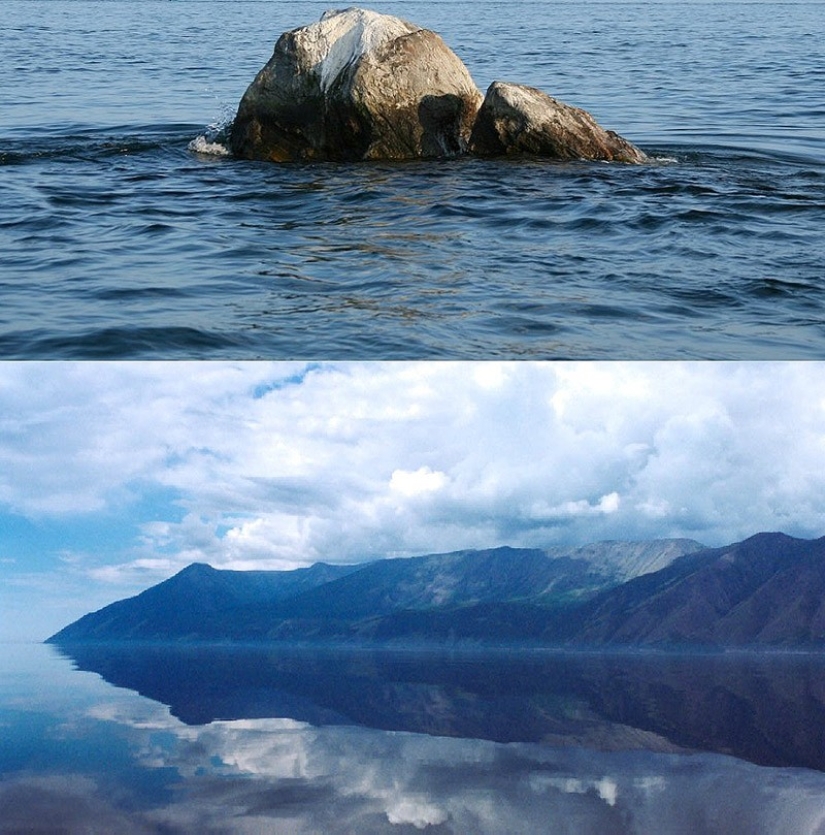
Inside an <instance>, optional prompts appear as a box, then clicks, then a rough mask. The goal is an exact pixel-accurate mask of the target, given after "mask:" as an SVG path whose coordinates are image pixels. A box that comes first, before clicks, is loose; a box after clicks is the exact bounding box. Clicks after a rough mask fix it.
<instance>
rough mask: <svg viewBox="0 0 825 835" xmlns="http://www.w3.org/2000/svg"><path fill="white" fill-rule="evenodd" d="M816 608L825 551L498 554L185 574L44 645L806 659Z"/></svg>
mask: <svg viewBox="0 0 825 835" xmlns="http://www.w3.org/2000/svg"><path fill="white" fill-rule="evenodd" d="M823 601H825V537H823V538H820V539H814V540H803V539H797V538H794V537H790V536H788V535H786V534H782V533H760V534H755V535H754V536H752V537H749V538H747V539H745V540H743V541H742V542H738V543H733V544H731V545H727V546H723V547H721V548H706V547H704V546H702V545H701V544H699V543H697V542H695V541H693V540H684V539H683V540H673V539H670V540H652V541H649V542H630V543H623V542H620V541H609V542H602V543H593V544H590V545H585V546H581V547H578V548H575V547H574V548H560V547H558V546H554V547H553V548H549V549H537V548H512V547H509V546H503V547H499V548H491V549H482V550H465V551H455V552H450V553H447V554H428V555H424V556H420V557H409V558H395V559H386V560H376V561H374V562H370V563H364V564H359V565H353V566H340V565H330V564H326V563H316V564H315V565H313V566H310V567H309V568H304V569H296V570H294V571H289V572H266V571H254V572H237V571H234V572H233V571H223V570H218V569H214V568H211V567H210V566H207V565H205V564H197V563H195V564H192V565H190V566H188V567H187V568H185V569H183V570H182V571H181V572H179V573H178V574H176V575H175V576H174V577H171V578H169V579H168V580H166V581H164V582H162V583H159V584H158V585H156V586H153V587H151V588H150V589H147V590H146V591H144V592H142V593H141V594H139V595H137V596H135V597H133V598H129V599H127V600H121V601H118V602H116V603H113V604H111V605H110V606H107V607H104V608H103V609H101V610H99V611H98V612H93V613H90V614H88V615H85V616H84V617H82V618H80V619H79V620H78V621H75V622H74V623H73V624H69V625H68V626H67V627H65V628H64V629H62V630H60V631H59V632H58V633H56V634H55V635H53V636H52V637H51V638H49V639H48V641H49V642H51V643H58V644H59V643H68V642H72V641H108V640H114V641H129V640H148V641H190V642H191V641H219V642H239V641H252V642H277V641H292V642H294V641H297V642H307V643H315V642H323V641H332V642H357V643H377V644H385V643H390V644H404V643H414V644H427V643H434V644H448V645H461V644H471V645H485V644H499V645H500V644H529V645H539V646H561V647H571V648H575V647H616V646H643V647H650V648H659V649H669V648H679V647H703V648H708V647H747V646H773V647H780V648H798V647H805V648H809V647H820V646H825V603H823Z"/></svg>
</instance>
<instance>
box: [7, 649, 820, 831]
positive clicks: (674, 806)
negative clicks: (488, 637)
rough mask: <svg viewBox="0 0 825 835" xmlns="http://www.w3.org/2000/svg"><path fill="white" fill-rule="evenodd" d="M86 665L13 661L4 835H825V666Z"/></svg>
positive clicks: (398, 657)
mask: <svg viewBox="0 0 825 835" xmlns="http://www.w3.org/2000/svg"><path fill="white" fill-rule="evenodd" d="M76 656H77V657H76V658H75V659H74V662H73V663H72V662H70V660H69V658H66V657H62V656H60V655H58V653H57V652H56V651H54V650H52V649H50V648H48V647H44V646H34V645H17V646H14V645H7V646H5V647H3V648H2V652H1V653H0V729H2V736H0V739H2V743H0V832H3V833H6V832H9V833H10V832H30V831H61V832H68V833H79V832H84V833H86V832H118V833H138V832H140V833H147V832H163V833H183V832H204V833H218V832H221V833H222V832H232V833H237V832H250V833H252V832H254V833H259V832H274V833H359V834H360V833H378V832H392V833H412V832H420V831H426V832H432V833H439V832H440V833H445V832H449V833H468V832H473V833H495V834H496V835H499V833H502V832H506V833H521V832H523V833H529V834H530V835H534V834H535V833H536V832H550V831H552V832H554V833H556V832H558V833H565V832H569V833H576V835H580V834H581V833H594V835H596V833H598V834H599V835H610V834H611V833H639V835H643V834H644V835H646V834H647V833H651V832H656V833H659V835H667V834H668V833H678V834H679V835H681V834H682V833H684V835H702V834H703V833H724V835H731V833H733V834H734V835H736V833H742V835H745V834H746V833H747V835H760V834H761V833H764V835H813V833H823V832H825V758H823V750H825V747H823V744H822V736H823V730H824V729H825V723H823V721H822V718H823V712H824V711H825V661H823V659H822V658H819V659H811V658H809V659H804V658H782V659H773V660H765V659H759V658H750V659H748V658H738V659H736V658H734V659H730V658H727V659H726V658H720V657H716V658H713V657H706V658H666V659H658V660H657V659H652V658H636V659H633V658H627V657H625V658H622V657H613V658H609V657H602V658H600V657H590V658H580V657H579V658H577V657H567V658H560V657H557V658H552V657H547V656H541V655H528V656H523V657H515V658H513V657H511V658H509V659H508V658H506V657H503V656H501V655H499V656H480V655H477V656H466V655H465V656H455V655H453V656H444V655H439V656H427V655H421V654H392V655H390V654H374V653H359V652H347V653H340V652H339V653H320V654H319V653H308V652H304V653H296V652H286V651H280V652H273V651H271V650H270V651H267V650H254V651H253V650H236V651H231V650H226V649H223V650H216V649H212V650H206V649H190V650H180V649H177V650H166V651H164V650H159V649H143V650H134V649H132V650H127V651H126V652H123V651H122V650H121V651H120V652H118V651H115V650H112V649H109V650H99V651H92V650H89V649H88V648H87V649H85V650H83V651H81V652H78V653H76ZM78 668H79V669H78ZM113 685H115V686H113ZM138 693H141V694H142V695H138Z"/></svg>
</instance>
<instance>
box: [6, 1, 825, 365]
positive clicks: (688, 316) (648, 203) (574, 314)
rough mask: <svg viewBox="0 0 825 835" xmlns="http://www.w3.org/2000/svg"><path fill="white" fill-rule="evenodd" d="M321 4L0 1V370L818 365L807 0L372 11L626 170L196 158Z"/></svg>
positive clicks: (815, 21) (818, 273)
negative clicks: (56, 364)
mask: <svg viewBox="0 0 825 835" xmlns="http://www.w3.org/2000/svg"><path fill="white" fill-rule="evenodd" d="M325 8H326V5H325V4H321V3H312V2H247V0H232V1H231V2H213V0H203V2H193V1H190V0H173V2H170V0H128V1H127V0H97V2H95V1H94V0H4V2H3V3H2V4H0V44H2V56H3V60H2V61H1V62H0V184H2V204H0V298H2V306H1V307H0V355H2V356H3V357H6V358H31V357H48V358H92V357H96V358H100V357H106V358H132V357H145V358H161V357H164V358H166V357H178V356H180V357H184V356H185V357H192V358H217V357H236V358H254V357H300V358H320V357H323V358H329V357H334V358H363V359H382V358H413V357H423V358H428V357H456V358H477V357H478V358H480V357H485V358H486V357H498V358H521V357H530V358H569V357H577V358H610V357H615V356H622V357H633V358H649V357H658V358H671V357H689V358H755V357H784V358H807V357H821V356H823V354H825V287H823V283H825V232H823V230H825V49H823V43H825V5H823V3H822V2H792V3H780V2H757V3H751V2H729V0H726V2H724V3H717V2H707V3H705V2H695V0H694V1H691V2H686V3H676V2H666V3H655V2H654V3H650V2H646V1H645V2H641V0H639V1H638V2H636V0H632V1H631V2H607V3H605V2H585V3H580V2H575V3H564V2H561V3H559V2H544V1H543V0H542V2H516V3H507V4H501V3H497V2H496V3H492V2H473V3H469V2H467V3H465V2H438V3H436V2H405V3H399V2H388V3H383V4H380V5H378V6H376V5H373V6H372V8H375V9H377V10H379V11H382V12H387V13H394V14H398V15H400V16H403V17H405V18H407V19H410V20H413V21H414V22H416V23H418V24H420V25H422V26H426V27H429V28H433V29H436V30H437V31H439V32H440V33H441V34H442V35H443V36H444V38H445V40H446V41H447V42H448V44H450V45H451V46H452V48H453V49H454V50H455V51H456V52H457V53H458V54H459V55H460V56H461V57H462V58H463V59H464V61H465V63H466V64H467V65H468V67H469V69H470V71H471V72H472V74H473V76H474V78H475V80H476V82H477V84H478V85H479V87H480V88H481V89H482V90H483V89H485V88H486V86H487V85H488V84H489V83H490V82H491V81H492V80H494V79H503V80H510V81H516V82H523V83H527V84H532V85H534V86H537V87H540V88H542V89H544V90H546V91H547V92H549V93H551V94H552V95H555V96H557V97H558V98H560V99H562V100H564V101H567V102H569V103H571V104H574V105H578V106H580V107H584V108H586V109H588V110H590V111H591V112H592V113H593V114H594V115H595V116H596V118H597V119H598V120H599V122H600V123H601V124H603V125H604V126H605V127H608V128H612V129H614V130H616V131H618V132H619V133H621V134H622V135H624V136H626V137H627V138H629V139H631V140H632V141H634V142H635V143H636V144H638V145H640V146H641V147H642V148H643V149H644V150H645V151H647V152H648V153H649V154H651V155H652V156H654V157H655V158H656V161H654V162H653V163H651V164H649V165H645V166H641V167H635V166H622V165H608V164H603V163H570V164H557V163H552V162H547V161H537V160H524V161H513V160H508V161H489V160H458V161H449V162H426V163H408V164H353V165H287V166H278V165H273V164H262V163H252V162H238V161H235V160H232V159H230V158H228V157H225V156H219V155H216V154H215V153H214V151H215V150H216V149H215V148H211V149H209V147H208V145H207V144H205V140H204V138H203V137H205V138H206V139H209V138H211V136H212V131H211V130H210V129H209V126H210V125H220V124H225V123H226V121H227V120H228V119H230V118H231V116H232V114H233V113H234V109H235V107H236V105H237V102H238V100H239V98H240V96H241V95H242V93H243V91H244V89H245V88H246V86H247V84H248V83H249V82H250V81H251V80H252V78H253V77H254V75H255V73H256V72H257V71H258V69H259V68H260V67H261V66H262V65H263V64H264V63H265V62H266V60H267V59H268V57H269V55H270V54H271V50H272V45H273V43H274V41H275V40H276V38H277V36H278V35H279V34H280V33H281V32H282V31H284V30H285V29H289V28H293V27H295V26H298V25H302V24H305V23H309V22H311V21H313V20H316V19H317V18H318V17H319V15H320V14H321V12H322V11H323V10H324V9H325ZM197 137H202V138H201V140H200V142H199V143H196V144H195V145H194V146H193V145H192V144H191V143H192V142H193V140H195V139H196V138H197ZM196 148H201V149H202V150H203V149H206V150H211V151H212V153H199V152H198V151H197V150H196Z"/></svg>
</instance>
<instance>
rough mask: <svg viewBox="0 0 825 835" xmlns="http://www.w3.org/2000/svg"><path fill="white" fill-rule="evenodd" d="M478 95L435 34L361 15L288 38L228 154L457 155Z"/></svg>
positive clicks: (336, 16)
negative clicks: (230, 152) (231, 152)
mask: <svg viewBox="0 0 825 835" xmlns="http://www.w3.org/2000/svg"><path fill="white" fill-rule="evenodd" d="M481 100H482V96H481V93H480V91H479V90H478V88H477V87H476V85H475V83H474V82H473V80H472V78H471V77H470V74H469V72H468V71H467V69H466V67H465V66H464V64H463V63H462V62H461V61H460V60H459V58H458V57H457V56H456V55H455V53H453V52H452V51H451V50H450V49H449V48H448V47H447V45H446V44H445V43H444V41H443V40H442V39H441V38H440V37H439V36H438V35H437V34H435V32H431V31H429V30H427V29H421V28H419V27H418V26H415V25H413V24H411V23H407V22H405V21H403V20H400V19H398V18H396V17H391V16H389V15H381V14H377V13H376V12H371V11H366V10H363V9H347V10H345V11H333V12H326V13H325V14H324V15H323V16H322V17H321V20H320V21H319V22H318V23H313V24H311V25H309V26H304V27H301V28H300V29H295V30H293V31H291V32H286V33H284V34H283V35H282V36H281V37H280V38H279V40H278V42H277V43H276V44H275V51H274V53H273V55H272V58H271V59H270V61H269V63H267V65H266V66H265V67H264V68H263V69H262V70H261V71H260V72H259V73H258V75H257V77H256V78H255V80H254V81H253V82H252V84H251V85H250V86H249V88H248V89H247V91H246V93H245V94H244V96H243V98H242V99H241V102H240V105H239V106H238V112H237V115H236V117H235V121H234V123H233V125H232V129H231V138H230V142H231V147H232V151H233V153H234V154H235V155H236V156H239V157H243V158H247V159H266V160H275V161H287V160H305V159H318V160H325V159H328V160H360V159H411V158H417V157H442V156H455V155H459V154H463V153H465V152H466V150H467V146H468V142H469V137H470V132H471V130H472V126H473V124H474V121H475V117H476V113H477V112H478V108H479V106H480V105H481Z"/></svg>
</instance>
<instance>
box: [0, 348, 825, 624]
mask: <svg viewBox="0 0 825 835" xmlns="http://www.w3.org/2000/svg"><path fill="white" fill-rule="evenodd" d="M761 530H783V531H785V532H787V533H790V534H792V535H797V536H805V537H815V536H821V535H823V534H825V365H822V364H818V363H791V364H782V363H629V364H628V363H583V364H575V363H552V364H551V363H547V364H542V363H509V364H507V363H505V364H496V363H426V362H425V363H331V364H312V365H307V364H302V363H283V364H279V363H7V364H0V579H2V585H0V612H2V621H0V639H2V638H5V639H9V638H35V639H39V638H45V637H47V636H48V635H49V634H51V633H52V632H54V631H56V630H57V629H58V628H60V627H61V626H63V625H65V624H66V623H68V622H69V621H71V620H74V619H75V618H77V617H79V616H80V615H82V614H84V613H85V612H87V611H89V610H92V609H96V608H99V607H101V606H103V605H105V604H107V603H109V602H111V601H113V600H116V599H118V598H121V597H124V596H127V595H131V594H135V593H137V592H138V591H140V590H142V589H143V588H146V587H147V586H149V585H152V584H154V583H156V582H159V581H160V580H162V579H165V578H166V577H168V576H171V575H172V574H173V573H175V572H176V571H178V570H180V569H181V568H183V567H184V566H186V565H187V564H189V563H190V562H193V561H204V562H209V563H211V564H212V565H214V566H216V567H224V568H236V569H250V568H269V569H290V568H296V567H300V566H304V565H308V564H311V563H313V562H316V561H318V560H325V561H327V562H359V561H362V560H366V559H379V558H382V557H387V556H409V555H414V554H421V553H428V552H437V551H449V550H455V549H459V548H467V547H488V546H494V545H500V544H511V545H525V546H537V547H540V546H542V545H554V544H559V543H568V544H571V545H572V544H582V543H585V542H590V541H596V540H601V539H649V538H656V537H671V536H686V537H691V538H694V539H697V540H699V541H701V542H703V543H705V544H708V545H721V544H725V543H728V542H733V541H737V540H739V539H742V538H744V537H746V536H749V535H751V534H752V533H756V532H758V531H761Z"/></svg>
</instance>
